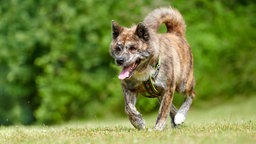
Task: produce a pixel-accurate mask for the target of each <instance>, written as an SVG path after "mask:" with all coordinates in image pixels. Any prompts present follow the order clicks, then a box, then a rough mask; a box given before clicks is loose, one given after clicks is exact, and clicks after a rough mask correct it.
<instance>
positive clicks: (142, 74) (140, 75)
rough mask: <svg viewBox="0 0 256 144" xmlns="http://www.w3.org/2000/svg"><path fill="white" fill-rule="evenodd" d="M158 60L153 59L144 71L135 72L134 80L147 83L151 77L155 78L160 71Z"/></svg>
mask: <svg viewBox="0 0 256 144" xmlns="http://www.w3.org/2000/svg"><path fill="white" fill-rule="evenodd" d="M159 64H160V63H159V57H158V59H152V60H150V61H149V62H148V63H147V66H146V68H145V69H143V70H142V71H135V72H134V78H135V79H136V80H138V81H147V80H148V79H149V78H150V77H151V76H154V75H155V74H156V72H157V71H158V70H159V69H156V66H157V65H159Z"/></svg>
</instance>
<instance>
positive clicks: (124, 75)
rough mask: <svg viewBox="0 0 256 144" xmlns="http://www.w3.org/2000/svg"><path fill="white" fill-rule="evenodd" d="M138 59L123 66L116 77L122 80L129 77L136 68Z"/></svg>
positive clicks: (138, 62)
mask: <svg viewBox="0 0 256 144" xmlns="http://www.w3.org/2000/svg"><path fill="white" fill-rule="evenodd" d="M140 61H141V60H140V59H139V60H136V62H135V63H132V64H130V65H128V66H125V67H123V70H122V71H121V73H120V74H119V76H118V78H119V79H121V80H124V79H126V78H130V77H131V76H132V74H133V72H134V71H135V70H136V68H137V66H138V65H139V64H140Z"/></svg>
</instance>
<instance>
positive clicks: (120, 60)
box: [116, 58, 124, 65]
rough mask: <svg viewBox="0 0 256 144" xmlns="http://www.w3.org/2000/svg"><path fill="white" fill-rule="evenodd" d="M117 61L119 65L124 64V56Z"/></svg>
mask: <svg viewBox="0 0 256 144" xmlns="http://www.w3.org/2000/svg"><path fill="white" fill-rule="evenodd" d="M116 63H117V64H118V65H122V64H123V63H124V58H117V59H116Z"/></svg>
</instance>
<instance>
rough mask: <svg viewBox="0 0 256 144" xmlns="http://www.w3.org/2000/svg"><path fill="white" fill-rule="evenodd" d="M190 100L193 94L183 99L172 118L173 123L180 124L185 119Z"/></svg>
mask: <svg viewBox="0 0 256 144" xmlns="http://www.w3.org/2000/svg"><path fill="white" fill-rule="evenodd" d="M192 101H193V96H188V97H187V98H186V99H185V101H184V102H183V104H182V105H181V107H180V109H179V110H178V112H177V114H176V115H175V118H174V123H175V125H180V124H182V123H183V122H184V121H185V119H186V115H187V112H188V110H189V108H190V106H191V104H192Z"/></svg>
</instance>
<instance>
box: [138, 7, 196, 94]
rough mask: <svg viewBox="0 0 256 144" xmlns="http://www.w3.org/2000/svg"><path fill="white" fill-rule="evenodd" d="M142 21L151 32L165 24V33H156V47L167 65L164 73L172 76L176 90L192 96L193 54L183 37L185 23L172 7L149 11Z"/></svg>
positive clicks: (193, 83) (155, 31)
mask: <svg viewBox="0 0 256 144" xmlns="http://www.w3.org/2000/svg"><path fill="white" fill-rule="evenodd" d="M143 23H144V24H145V25H146V26H147V27H148V28H149V29H151V31H152V32H153V33H157V31H158V29H159V27H160V25H161V24H165V25H166V29H167V33H164V34H159V35H158V40H159V44H158V45H159V46H158V47H157V48H158V49H159V51H160V57H161V59H162V61H163V63H165V64H164V65H169V68H165V70H166V73H168V74H170V75H171V76H170V77H173V81H174V83H175V84H176V90H177V91H178V92H180V93H183V94H185V95H186V96H193V97H194V91H193V89H194V85H195V82H194V75H193V56H192V52H191V48H190V46H189V44H188V43H187V41H186V39H185V31H186V25H185V21H184V20H183V17H182V16H181V14H180V13H179V12H178V11H177V10H176V9H173V8H159V9H155V10H154V11H152V12H151V13H149V14H148V15H147V16H146V17H145V19H144V21H143ZM153 41H154V40H153ZM171 71H173V72H171ZM166 73H162V74H166ZM161 81H162V80H161Z"/></svg>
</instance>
